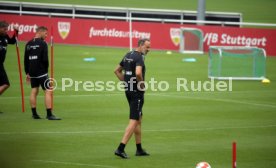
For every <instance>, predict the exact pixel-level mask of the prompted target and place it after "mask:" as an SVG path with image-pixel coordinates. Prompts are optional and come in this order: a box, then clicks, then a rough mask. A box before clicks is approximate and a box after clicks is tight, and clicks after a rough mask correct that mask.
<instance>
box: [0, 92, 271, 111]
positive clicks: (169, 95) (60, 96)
mask: <svg viewBox="0 0 276 168" xmlns="http://www.w3.org/2000/svg"><path fill="white" fill-rule="evenodd" d="M123 94H124V92H122V93H120V92H117V93H113V94H83V95H82V94H81V95H56V96H55V98H62V97H71V98H72V97H100V96H118V95H123ZM147 95H149V96H160V97H173V98H184V99H194V100H207V101H218V102H226V103H236V104H245V105H253V106H261V107H270V108H276V105H272V104H261V103H252V102H245V101H238V100H231V99H218V98H210V97H208V98H204V97H192V96H184V95H175V94H173V93H167V94H160V93H158V94H156V93H148V94H147ZM39 97H42V96H39ZM15 98H20V97H18V96H16V97H15V96H14V97H2V98H1V99H15ZM27 98H28V97H25V99H27Z"/></svg>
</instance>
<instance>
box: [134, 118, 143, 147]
mask: <svg viewBox="0 0 276 168" xmlns="http://www.w3.org/2000/svg"><path fill="white" fill-rule="evenodd" d="M141 124H142V117H141V118H140V120H139V122H138V125H137V126H136V128H135V130H134V135H135V141H136V144H141V139H142V138H141V135H142V131H141V126H142V125H141Z"/></svg>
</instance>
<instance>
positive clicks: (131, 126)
mask: <svg viewBox="0 0 276 168" xmlns="http://www.w3.org/2000/svg"><path fill="white" fill-rule="evenodd" d="M138 125H139V121H137V120H133V119H130V120H129V123H128V126H127V128H126V130H125V134H124V136H123V139H122V141H121V142H122V143H123V144H127V143H128V141H129V139H130V138H131V136H132V134H133V132H134V131H135V129H136V127H137V126H138Z"/></svg>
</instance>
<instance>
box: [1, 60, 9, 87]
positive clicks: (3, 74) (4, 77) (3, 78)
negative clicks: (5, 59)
mask: <svg viewBox="0 0 276 168" xmlns="http://www.w3.org/2000/svg"><path fill="white" fill-rule="evenodd" d="M2 85H10V81H9V78H8V75H7V73H6V71H5V69H4V66H1V65H0V86H2Z"/></svg>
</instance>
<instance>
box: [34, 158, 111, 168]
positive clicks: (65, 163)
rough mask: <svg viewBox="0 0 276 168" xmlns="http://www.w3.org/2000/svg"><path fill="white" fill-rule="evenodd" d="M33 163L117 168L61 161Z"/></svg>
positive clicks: (106, 167) (107, 167)
mask: <svg viewBox="0 0 276 168" xmlns="http://www.w3.org/2000/svg"><path fill="white" fill-rule="evenodd" d="M32 161H33V162H42V163H52V164H63V165H73V166H89V167H104V168H115V167H114V166H106V165H96V164H84V163H74V162H59V161H53V160H32Z"/></svg>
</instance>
